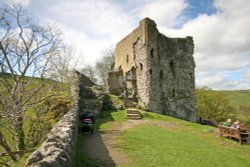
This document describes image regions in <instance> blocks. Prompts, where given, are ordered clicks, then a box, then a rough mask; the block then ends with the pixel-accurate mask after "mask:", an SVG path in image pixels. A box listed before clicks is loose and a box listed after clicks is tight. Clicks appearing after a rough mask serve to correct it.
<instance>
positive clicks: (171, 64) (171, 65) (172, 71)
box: [169, 60, 175, 78]
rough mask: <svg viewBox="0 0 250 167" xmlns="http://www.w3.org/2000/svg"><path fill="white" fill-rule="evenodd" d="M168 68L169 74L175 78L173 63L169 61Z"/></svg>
mask: <svg viewBox="0 0 250 167" xmlns="http://www.w3.org/2000/svg"><path fill="white" fill-rule="evenodd" d="M169 66H170V70H171V73H172V75H173V77H174V78H175V69H174V68H175V67H174V62H173V61H172V60H171V62H170V63H169Z"/></svg>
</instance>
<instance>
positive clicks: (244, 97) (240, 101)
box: [221, 90, 250, 105]
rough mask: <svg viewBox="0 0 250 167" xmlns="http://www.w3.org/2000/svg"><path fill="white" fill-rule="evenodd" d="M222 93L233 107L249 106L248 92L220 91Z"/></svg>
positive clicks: (249, 97)
mask: <svg viewBox="0 0 250 167" xmlns="http://www.w3.org/2000/svg"><path fill="white" fill-rule="evenodd" d="M221 92H224V93H225V94H226V95H227V96H228V98H229V100H230V102H231V104H233V105H250V104H249V102H250V90H235V91H226V90H224V91H221Z"/></svg>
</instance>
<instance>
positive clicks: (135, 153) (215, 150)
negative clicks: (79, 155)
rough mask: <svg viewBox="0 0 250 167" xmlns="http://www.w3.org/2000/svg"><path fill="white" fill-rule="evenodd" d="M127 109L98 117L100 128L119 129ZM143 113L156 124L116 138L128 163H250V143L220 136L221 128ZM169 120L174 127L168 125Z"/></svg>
mask: <svg viewBox="0 0 250 167" xmlns="http://www.w3.org/2000/svg"><path fill="white" fill-rule="evenodd" d="M124 112H125V111H124V110H121V111H117V112H110V111H108V112H106V115H105V117H104V118H101V119H98V124H99V130H101V131H102V130H104V131H112V130H114V129H115V128H118V127H117V125H118V124H120V123H121V122H124V121H126V119H125V117H124V114H125V113H124ZM141 114H142V116H143V117H144V118H143V119H144V120H149V121H151V122H152V124H149V125H148V124H147V125H139V126H135V127H133V128H131V129H128V130H126V131H125V132H124V133H122V135H121V136H120V137H118V139H117V140H116V142H117V143H116V148H118V149H120V150H121V151H122V152H124V153H125V154H126V155H127V157H128V160H129V165H128V166H136V167H152V166H156V167H166V166H171V167H173V166H174V167H179V166H180V167H185V166H187V167H189V166H192V167H196V166H197V167H200V166H202V167H210V166H211V167H214V166H216V167H224V166H230V167H231V166H232V167H234V166H235V167H236V166H237V167H239V166H240V167H248V166H250V145H240V144H239V143H238V142H237V141H234V140H232V139H227V138H221V137H219V134H218V129H217V128H214V127H210V126H204V125H200V124H196V123H191V122H188V121H185V120H181V119H177V118H173V117H169V116H164V115H160V114H155V113H152V112H145V111H141ZM169 123H171V124H173V126H169V127H168V126H164V124H169ZM161 125H163V126H161Z"/></svg>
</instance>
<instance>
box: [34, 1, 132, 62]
mask: <svg viewBox="0 0 250 167" xmlns="http://www.w3.org/2000/svg"><path fill="white" fill-rule="evenodd" d="M39 2H40V3H41V4H43V5H42V7H41V6H39V5H38V3H39ZM33 7H34V9H35V10H37V7H39V8H41V11H43V12H41V13H37V14H38V15H39V14H40V15H41V16H40V18H41V20H42V21H45V20H46V21H47V22H55V23H56V24H57V25H58V26H59V28H60V29H61V30H62V32H63V34H64V39H65V42H66V43H68V44H71V45H72V46H73V47H74V48H76V49H77V50H79V51H80V52H82V53H84V55H85V57H86V58H85V60H84V61H85V62H84V64H92V65H93V64H94V63H95V62H96V61H97V60H98V59H99V58H100V56H101V55H100V51H101V50H103V49H104V48H106V47H109V46H110V44H113V43H114V44H115V43H117V42H118V41H119V40H121V39H122V38H123V37H124V36H126V35H127V34H128V33H129V32H130V31H132V29H133V26H132V23H133V22H134V18H132V17H130V16H129V15H127V14H126V13H124V11H123V9H122V8H121V6H119V4H114V3H111V1H78V0H73V1H68V0H61V1H58V3H52V2H49V1H46V0H45V1H39V0H38V1H33ZM35 7H36V8H35ZM34 9H33V10H34Z"/></svg>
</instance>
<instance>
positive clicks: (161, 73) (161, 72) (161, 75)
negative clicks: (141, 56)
mask: <svg viewBox="0 0 250 167" xmlns="http://www.w3.org/2000/svg"><path fill="white" fill-rule="evenodd" d="M162 78H163V71H162V70H161V71H160V79H162Z"/></svg>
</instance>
